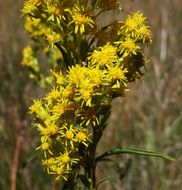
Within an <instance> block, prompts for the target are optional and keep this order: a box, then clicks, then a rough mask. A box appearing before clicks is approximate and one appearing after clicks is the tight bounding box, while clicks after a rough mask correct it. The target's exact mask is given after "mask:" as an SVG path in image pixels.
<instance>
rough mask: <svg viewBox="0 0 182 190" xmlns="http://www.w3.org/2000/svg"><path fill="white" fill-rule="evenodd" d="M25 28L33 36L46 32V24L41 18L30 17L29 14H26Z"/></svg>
mask: <svg viewBox="0 0 182 190" xmlns="http://www.w3.org/2000/svg"><path fill="white" fill-rule="evenodd" d="M25 30H26V31H27V32H28V33H29V34H30V35H31V36H32V37H37V36H42V35H45V34H46V25H45V24H44V23H43V22H41V19H37V18H30V17H29V16H26V18H25Z"/></svg>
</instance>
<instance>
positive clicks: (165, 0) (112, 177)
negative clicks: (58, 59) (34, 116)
mask: <svg viewBox="0 0 182 190" xmlns="http://www.w3.org/2000/svg"><path fill="white" fill-rule="evenodd" d="M121 2H122V6H123V10H124V11H125V12H127V13H129V12H130V11H134V10H141V11H142V12H143V13H144V15H145V16H147V17H148V21H149V24H150V26H151V29H152V36H153V44H152V46H150V47H149V48H147V49H146V50H145V55H146V56H147V57H148V59H149V60H150V64H149V65H148V71H147V73H146V74H145V76H144V78H143V80H142V82H141V81H137V82H136V83H135V84H132V85H131V86H130V92H129V93H128V94H127V96H126V97H125V98H124V99H119V98H118V99H115V100H114V101H113V106H112V115H111V117H110V119H109V127H108V128H107V130H106V131H105V134H104V136H103V138H102V140H101V143H100V145H99V147H98V152H99V153H102V152H104V151H105V150H108V149H109V148H112V147H125V148H126V147H130V148H131V147H135V148H145V149H149V150H157V151H159V152H164V153H166V154H169V155H171V156H173V157H175V161H173V162H171V161H166V160H163V159H159V158H147V157H144V156H132V155H130V156H128V155H122V156H117V157H114V158H113V160H114V162H113V163H102V164H100V165H99V166H98V170H97V177H98V178H99V179H101V178H102V177H108V181H106V182H105V183H103V184H102V185H100V188H99V189H101V190H181V188H182V167H181V164H182V24H181V18H182V1H181V0H173V1H171V0H147V1H146V0H122V1H121ZM21 7H22V0H16V1H14V0H0V189H2V190H6V189H10V188H11V190H15V186H16V189H17V190H30V189H31V190H32V189H34V190H40V189H41V190H51V189H53V190H57V189H59V185H58V184H55V183H54V182H53V180H52V179H51V178H50V177H49V176H48V175H47V174H46V172H44V171H43V170H42V166H41V165H40V160H41V157H40V155H38V154H37V152H36V151H35V147H36V146H37V143H38V142H37V141H38V140H37V138H36V137H37V135H38V134H37V133H36V130H34V129H33V128H32V127H31V126H30V121H31V118H29V116H28V115H27V110H28V106H29V105H30V103H31V101H32V99H33V98H34V97H39V96H41V91H40V89H39V88H38V87H37V86H36V84H35V83H34V82H33V81H32V80H30V79H29V78H28V73H27V71H26V70H25V69H24V68H22V66H21V64H20V62H21V58H22V49H23V47H24V46H25V45H26V43H27V40H28V36H27V34H26V32H25V31H24V29H23V22H24V21H23V17H21V12H20V10H21ZM15 182H16V183H15Z"/></svg>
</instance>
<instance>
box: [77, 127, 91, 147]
mask: <svg viewBox="0 0 182 190" xmlns="http://www.w3.org/2000/svg"><path fill="white" fill-rule="evenodd" d="M90 136H91V133H89V131H88V130H87V129H82V130H80V131H79V132H78V133H77V134H76V136H75V140H76V141H77V142H79V143H83V144H84V145H85V146H88V142H89V141H90V139H89V137H90Z"/></svg>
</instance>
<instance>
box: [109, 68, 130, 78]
mask: <svg viewBox="0 0 182 190" xmlns="http://www.w3.org/2000/svg"><path fill="white" fill-rule="evenodd" d="M125 73H127V69H122V68H119V67H113V66H111V67H109V68H108V78H109V79H110V80H111V81H112V80H123V81H126V76H125Z"/></svg>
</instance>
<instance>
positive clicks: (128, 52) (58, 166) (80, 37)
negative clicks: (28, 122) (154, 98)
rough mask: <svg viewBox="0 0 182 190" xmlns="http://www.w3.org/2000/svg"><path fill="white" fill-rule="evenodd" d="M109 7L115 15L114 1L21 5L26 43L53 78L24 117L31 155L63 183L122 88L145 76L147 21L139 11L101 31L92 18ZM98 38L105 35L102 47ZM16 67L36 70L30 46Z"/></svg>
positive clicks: (48, 0)
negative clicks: (34, 138) (30, 128)
mask: <svg viewBox="0 0 182 190" xmlns="http://www.w3.org/2000/svg"><path fill="white" fill-rule="evenodd" d="M109 9H119V10H120V6H119V3H118V1H117V0H109V1H103V0H98V1H91V2H90V1H79V0H76V1H73V0H62V1H59V0H27V1H25V3H24V7H23V10H22V11H23V14H25V15H26V22H25V28H26V30H27V31H28V32H29V33H30V36H31V39H32V43H31V44H33V47H36V48H37V49H39V51H40V50H41V49H43V52H44V53H45V54H46V56H47V59H48V62H49V63H51V73H50V76H51V77H52V76H53V77H54V78H55V83H52V89H51V90H50V92H48V93H47V94H46V95H45V97H44V98H42V99H41V100H36V101H34V103H33V105H32V106H31V107H30V113H31V114H34V116H35V122H36V124H37V129H38V131H39V132H40V136H41V138H40V142H41V144H40V146H39V147H38V148H37V149H38V150H40V151H42V152H43V155H44V159H43V160H42V164H43V165H44V167H45V168H46V169H47V171H48V173H49V174H54V175H56V179H63V180H69V177H70V176H76V174H78V173H79V171H80V169H81V168H82V167H84V163H85V160H86V159H87V158H88V155H87V154H88V150H90V147H91V146H92V144H93V143H95V139H97V136H98V134H102V130H103V128H104V127H103V125H104V124H103V123H104V121H106V120H107V119H108V115H106V111H108V110H109V109H110V108H111V101H112V100H113V99H114V98H115V97H119V96H124V95H125V93H126V91H127V86H128V83H129V82H132V81H135V80H136V79H137V78H140V77H141V76H142V74H143V73H142V71H141V70H142V67H144V66H145V63H146V61H145V58H144V56H143V54H142V45H143V44H144V43H147V42H151V36H150V29H149V27H148V26H147V25H146V18H145V17H143V15H142V13H140V12H137V13H134V14H131V15H129V16H128V17H127V19H126V20H125V21H119V20H118V21H115V22H113V23H109V24H108V25H106V26H100V25H99V24H98V23H97V18H98V17H99V16H100V15H101V14H102V12H104V11H107V10H109ZM101 35H102V36H104V37H105V36H106V37H107V38H104V39H107V41H105V40H102V45H100V39H99V36H101ZM37 42H38V43H39V44H40V46H39V47H38V45H37V44H38V43H37ZM45 46H46V48H45ZM42 47H44V48H42ZM22 63H23V65H27V66H28V67H31V68H33V69H34V70H35V71H37V72H38V71H39V68H38V66H37V63H36V55H35V54H34V53H33V50H32V48H31V47H28V48H25V49H24V52H23V61H22ZM40 72H41V71H40ZM41 76H42V75H41Z"/></svg>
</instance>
